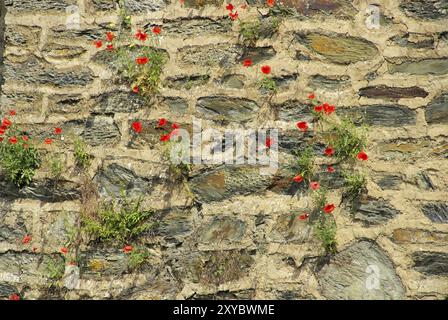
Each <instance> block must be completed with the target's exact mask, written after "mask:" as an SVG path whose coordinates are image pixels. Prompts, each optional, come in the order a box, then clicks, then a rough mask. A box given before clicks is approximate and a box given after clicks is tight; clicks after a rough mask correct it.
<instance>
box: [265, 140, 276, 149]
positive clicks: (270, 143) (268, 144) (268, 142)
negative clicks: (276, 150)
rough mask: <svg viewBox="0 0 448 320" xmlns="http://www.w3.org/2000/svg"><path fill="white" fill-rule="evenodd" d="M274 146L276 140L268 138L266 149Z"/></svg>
mask: <svg viewBox="0 0 448 320" xmlns="http://www.w3.org/2000/svg"><path fill="white" fill-rule="evenodd" d="M273 144H274V140H272V139H271V138H269V137H268V138H266V141H265V145H266V148H270V147H271V146H272V145H273Z"/></svg>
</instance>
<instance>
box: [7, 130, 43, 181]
mask: <svg viewBox="0 0 448 320" xmlns="http://www.w3.org/2000/svg"><path fill="white" fill-rule="evenodd" d="M40 165H41V157H40V154H39V152H38V150H37V149H36V148H35V147H34V145H33V143H32V141H31V138H27V139H24V138H23V137H22V134H21V133H20V132H18V131H17V130H14V129H12V128H11V129H9V131H8V135H7V136H6V137H4V138H3V141H1V142H0V166H1V167H2V169H3V171H4V172H5V173H6V178H7V179H8V180H9V181H10V182H12V183H14V184H15V185H16V186H18V187H19V188H20V187H24V186H26V185H29V184H30V183H31V181H32V180H33V177H34V175H35V172H36V169H38V168H39V167H40Z"/></svg>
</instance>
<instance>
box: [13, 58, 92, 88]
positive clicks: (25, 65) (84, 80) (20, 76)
mask: <svg viewBox="0 0 448 320" xmlns="http://www.w3.org/2000/svg"><path fill="white" fill-rule="evenodd" d="M93 77H94V76H93V73H92V72H91V71H90V70H89V69H87V68H85V67H77V68H67V69H55V68H54V67H52V66H51V65H49V64H46V63H44V62H41V61H39V60H38V59H37V58H35V57H30V58H28V60H26V61H21V62H18V61H17V62H11V61H9V60H6V61H5V79H6V80H7V81H11V82H22V83H26V84H42V85H53V86H56V87H67V86H86V85H88V84H90V83H92V82H93Z"/></svg>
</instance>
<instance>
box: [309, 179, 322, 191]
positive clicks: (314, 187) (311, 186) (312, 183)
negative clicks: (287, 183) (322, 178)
mask: <svg viewBox="0 0 448 320" xmlns="http://www.w3.org/2000/svg"><path fill="white" fill-rule="evenodd" d="M310 188H311V189H313V190H317V189H319V188H320V184H319V182H315V181H313V182H310Z"/></svg>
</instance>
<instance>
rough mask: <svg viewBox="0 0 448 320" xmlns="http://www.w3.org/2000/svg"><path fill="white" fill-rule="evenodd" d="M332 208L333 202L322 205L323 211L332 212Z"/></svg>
mask: <svg viewBox="0 0 448 320" xmlns="http://www.w3.org/2000/svg"><path fill="white" fill-rule="evenodd" d="M333 210H334V204H326V205H325V207H324V212H325V213H332V212H333Z"/></svg>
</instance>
